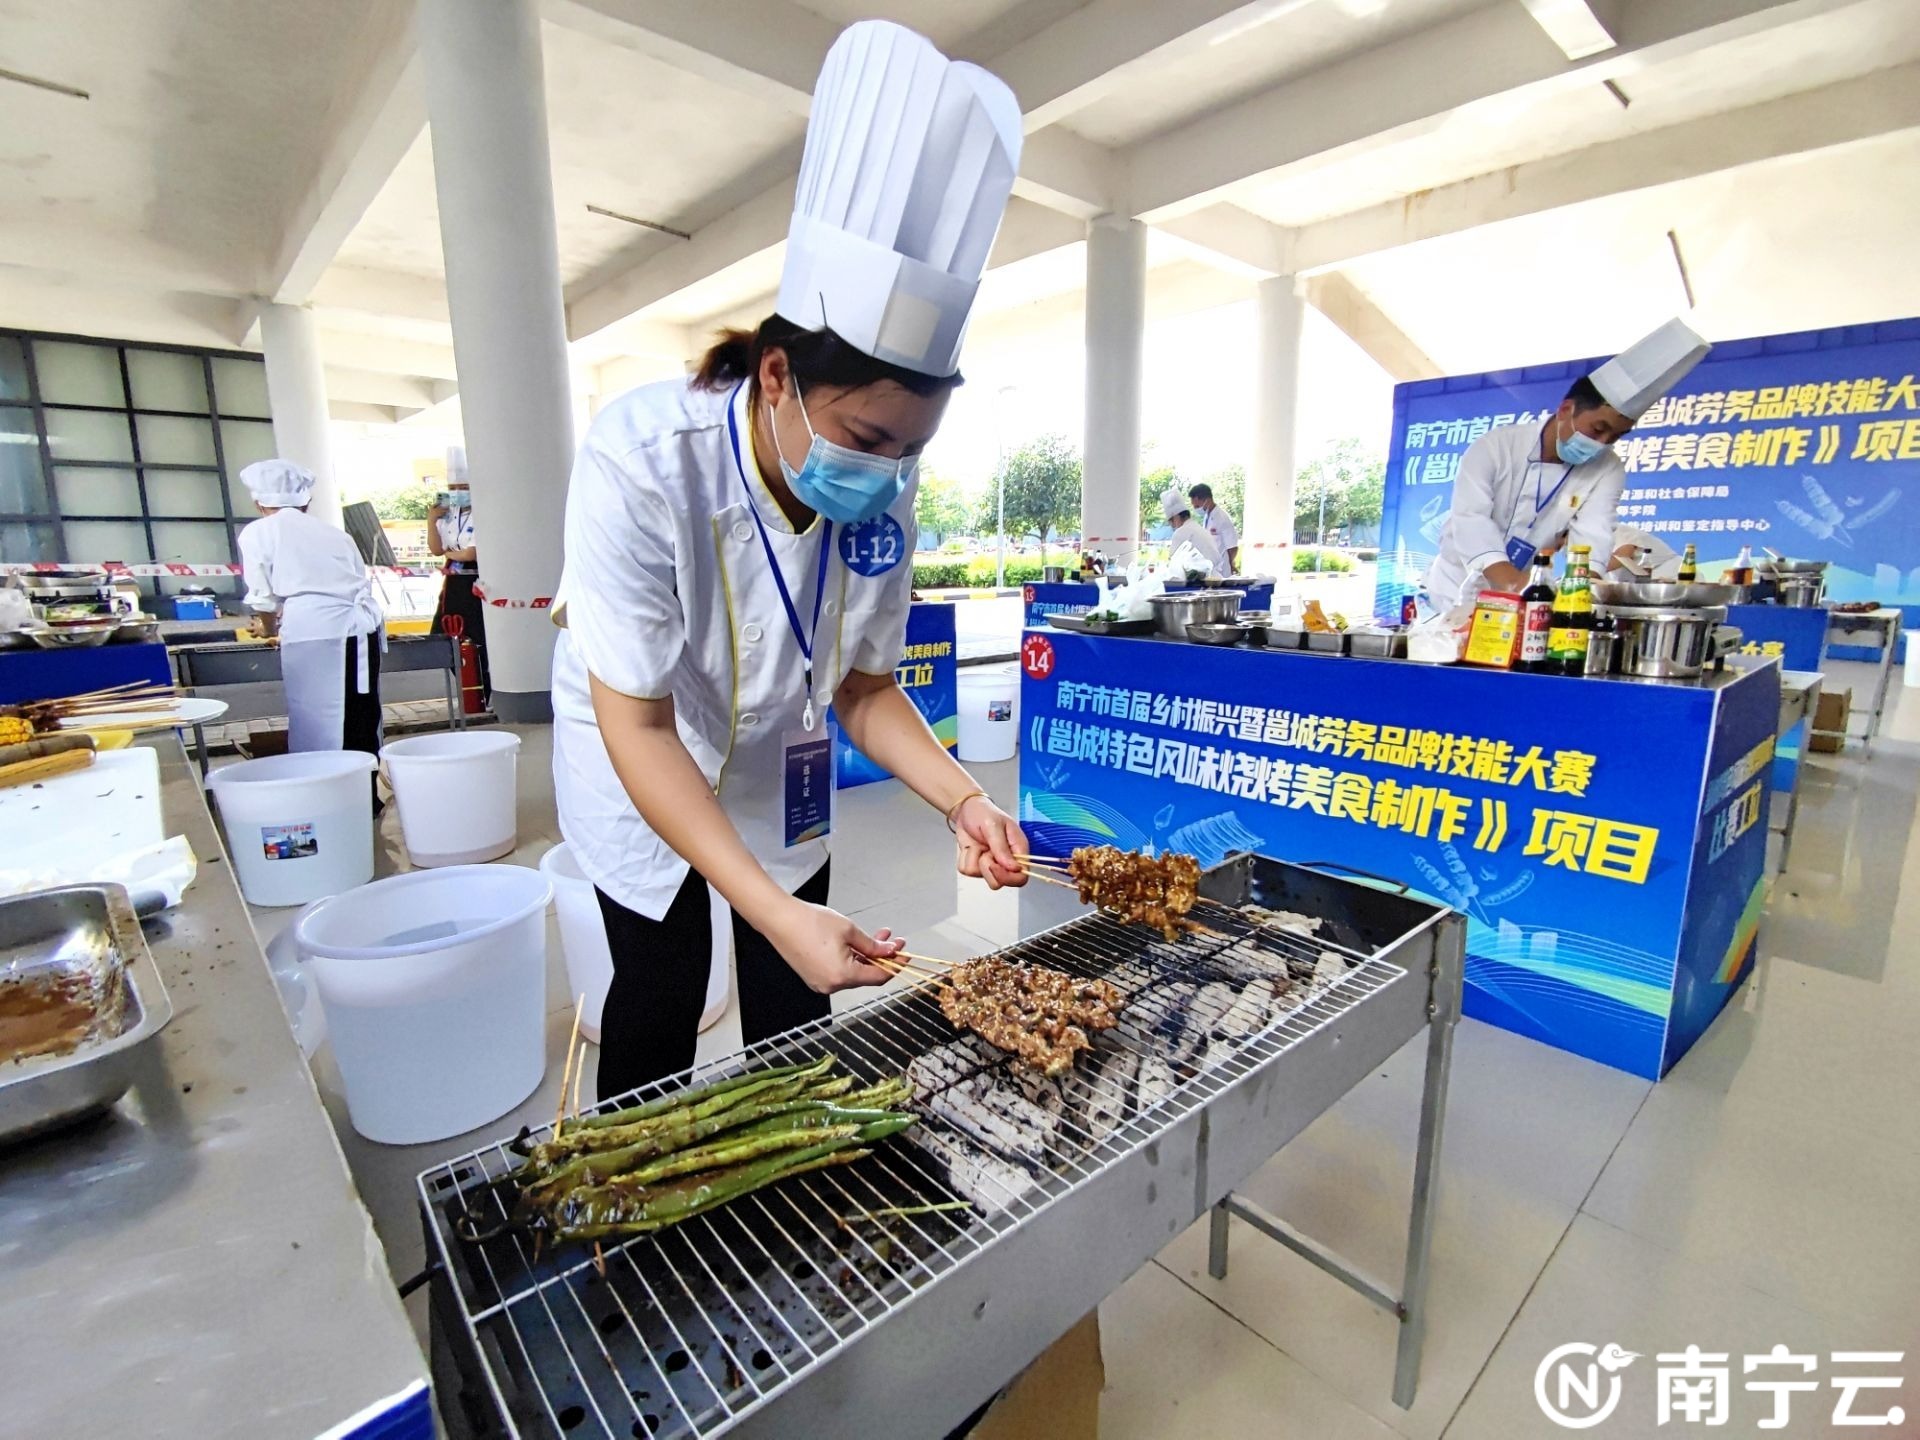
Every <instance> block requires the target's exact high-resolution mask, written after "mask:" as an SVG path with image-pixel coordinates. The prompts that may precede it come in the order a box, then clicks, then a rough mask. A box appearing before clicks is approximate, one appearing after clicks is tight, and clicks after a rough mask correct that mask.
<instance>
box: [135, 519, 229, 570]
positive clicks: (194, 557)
mask: <svg viewBox="0 0 1920 1440" xmlns="http://www.w3.org/2000/svg"><path fill="white" fill-rule="evenodd" d="M153 549H154V559H156V560H159V561H161V562H162V563H172V564H181V565H225V564H230V563H231V562H232V560H233V544H232V542H231V541H230V540H228V538H227V527H226V526H225V525H224V524H210V523H208V522H207V521H204V520H156V521H154V522H153Z"/></svg>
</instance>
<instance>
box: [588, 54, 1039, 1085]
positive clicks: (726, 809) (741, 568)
mask: <svg viewBox="0 0 1920 1440" xmlns="http://www.w3.org/2000/svg"><path fill="white" fill-rule="evenodd" d="M1020 137H1021V123H1020V110H1019V106H1018V105H1017V103H1016V102H1015V101H1014V98H1013V95H1012V92H1011V91H1009V90H1008V89H1007V87H1006V86H1005V85H1004V84H1002V83H1001V82H1000V81H999V80H997V79H995V78H994V77H993V76H992V75H989V74H987V73H986V72H985V71H983V70H981V69H979V68H978V67H976V66H973V65H967V64H961V63H955V62H952V61H949V60H948V59H947V58H946V57H945V56H943V55H941V54H940V52H939V51H938V50H936V49H935V48H934V47H933V46H932V45H931V44H930V43H929V42H928V41H926V40H925V39H923V38H922V37H920V36H919V35H916V34H914V33H913V32H912V31H909V30H906V29H903V28H902V27H900V26H898V25H894V24H890V23H887V22H883V21H867V22H862V23H860V24H857V25H854V26H852V27H851V28H849V29H848V30H846V31H845V32H844V33H842V34H841V36H840V37H839V39H838V40H836V41H835V42H834V45H833V47H832V49H831V50H830V51H829V53H828V55H827V59H826V63H825V66H824V68H823V69H822V70H821V74H820V80H819V84H818V86H817V87H816V89H815V92H814V99H813V107H812V118H811V119H810V120H809V122H808V126H807V139H806V147H805V150H804V153H803V155H802V159H801V166H800V178H799V185H798V190H797V194H796V199H795V207H794V215H793V221H792V225H791V228H790V230H789V234H788V240H787V250H786V260H785V268H784V270H783V272H782V275H781V281H780V290H779V297H778V300H777V302H776V310H775V313H774V314H772V315H771V316H769V317H768V318H767V319H765V320H764V321H762V322H761V324H760V325H759V327H758V328H757V329H756V330H754V331H752V332H750V333H749V332H742V331H734V332H729V333H727V334H726V335H724V336H722V337H721V339H720V341H719V343H717V344H716V345H715V346H714V347H713V349H712V350H710V351H709V352H708V354H707V356H706V358H705V360H704V361H703V363H702V364H701V365H700V367H699V371H698V373H697V374H695V375H693V376H692V377H690V378H688V379H686V380H680V381H671V382H667V383H664V384H659V385H650V386H646V387H643V388H641V389H639V390H635V391H633V392H631V393H629V394H626V395H623V396H621V397H620V398H619V399H617V400H615V401H614V402H613V403H612V404H610V405H608V406H607V407H606V408H605V409H603V410H602V411H601V412H600V414H599V415H598V416H597V417H596V418H595V420H594V422H593V425H592V428H591V429H590V430H589V431H588V433H587V436H586V439H585V441H584V443H583V444H582V446H581V448H580V453H579V457H578V459H577V461H576V462H575V465H574V470H573V477H572V481H571V485H570V488H569V491H568V495H567V516H566V561H565V567H564V570H563V573H562V577H561V583H560V588H559V593H558V595H557V596H556V603H555V613H554V619H555V623H556V624H558V625H560V626H561V627H562V632H563V633H562V635H561V636H560V639H559V641H558V643H557V644H556V646H555V653H554V673H553V702H554V789H555V795H556V798H557V800H558V803H559V811H560V824H561V831H562V834H563V835H564V836H565V838H566V839H567V841H568V842H569V844H570V845H571V847H572V849H573V852H574V854H575V856H576V858H577V859H578V862H579V864H580V868H581V869H582V870H583V871H585V873H586V875H587V877H588V878H589V879H590V880H592V881H593V883H594V885H595V887H596V888H597V889H598V891H599V902H600V910H601V914H602V917H603V918H604V920H605V921H606V929H607V939H608V943H609V948H610V949H611V951H612V955H613V964H614V976H613V982H612V985H611V987H610V989H609V991H608V994H607V999H606V1005H605V1009H604V1012H603V1019H602V1024H601V1048H600V1060H599V1075H598V1093H599V1094H600V1096H601V1097H603V1098H604V1097H606V1096H608V1095H612V1094H617V1093H620V1092H622V1091H625V1090H628V1089H631V1088H633V1087H634V1086H636V1085H640V1084H642V1083H645V1082H646V1081H649V1080H652V1079H654V1078H657V1077H659V1076H662V1075H668V1074H672V1073H674V1072H676V1071H679V1070H683V1069H685V1068H687V1067H688V1066H689V1065H691V1064H692V1062H693V1058H694V1042H695V1038H696V1029H697V1026H698V1023H699V1018H700V1014H701V1011H702V1009H703V1007H704V1004H705V994H706V988H707V976H708V966H709V957H710V953H711V948H712V947H711V942H712V938H713V937H712V932H711V922H710V919H709V894H708V886H709V884H711V886H712V887H713V888H714V889H715V890H717V891H718V892H719V894H720V895H721V896H722V897H723V898H724V899H725V900H726V901H727V902H728V904H729V905H730V906H731V908H732V912H733V926H732V929H733V940H734V963H735V969H736V973H737V977H738V987H739V1002H740V1020H741V1029H742V1033H743V1037H744V1039H745V1041H746V1042H747V1043H752V1042H753V1041H755V1040H759V1039H762V1038H764V1037H766V1036H768V1035H772V1034H775V1033H778V1032H779V1031H782V1030H785V1029H788V1028H790V1027H792V1026H794V1025H797V1024H801V1023H805V1022H808V1021H812V1020H817V1019H821V1018H823V1017H825V1016H826V1015H827V1014H828V1010H829V1007H828V995H829V993H830V992H832V991H835V990H839V989H843V988H847V987H850V986H859V985H878V984H881V983H883V982H885V981H886V980H888V979H890V978H891V977H892V975H893V973H894V968H893V965H892V957H893V956H895V955H896V954H897V953H898V952H899V950H900V942H899V941H898V940H897V939H895V938H893V937H892V936H891V935H890V933H889V932H888V931H886V930H881V931H879V932H878V933H877V934H868V933H867V932H866V931H865V930H864V929H862V928H861V927H860V926H859V925H856V924H855V923H854V922H853V921H851V920H849V919H847V918H846V917H844V916H843V915H840V914H837V913H836V912H834V911H833V910H831V909H829V908H827V905H826V903H825V902H826V900H827V896H828V886H827V878H828V845H827V836H828V833H829V831H830V829H831V825H832V818H833V817H832V803H833V769H832V761H831V757H832V741H831V738H830V736H829V733H828V729H827V709H828V706H829V705H831V706H832V707H833V710H834V714H835V716H836V718H837V720H838V722H839V725H840V728H841V729H842V730H843V731H844V732H845V733H846V735H847V737H848V738H849V739H850V740H852V741H853V742H854V743H855V744H856V745H858V746H859V748H860V749H861V750H862V751H864V752H865V753H866V754H867V755H868V756H870V757H871V758H872V759H873V760H875V761H876V762H878V763H879V764H880V765H882V766H884V767H885V768H886V769H888V770H890V771H891V772H892V773H893V774H894V775H896V776H898V777H899V778H900V779H901V780H902V781H903V782H904V783H905V784H906V785H907V786H908V787H909V788H911V789H912V790H913V791H914V792H916V793H917V794H918V795H919V796H920V797H921V798H922V799H924V800H925V801H926V802H927V803H928V804H929V805H930V806H931V807H932V809H933V811H934V815H935V816H936V817H938V816H944V817H945V820H946V823H947V825H948V827H949V828H950V829H952V830H953V831H954V833H955V837H956V842H955V843H956V863H957V866H958V868H959V870H960V872H961V873H962V874H965V875H969V876H976V877H979V878H982V879H984V880H985V881H986V883H987V884H988V885H989V886H993V887H998V886H1001V885H1017V884H1020V883H1022V882H1023V881H1024V879H1025V871H1024V868H1023V867H1022V865H1021V864H1020V862H1019V857H1020V855H1021V854H1023V853H1024V852H1025V850H1026V841H1025V838H1024V837H1023V836H1022V834H1021V833H1020V829H1019V827H1018V826H1017V825H1016V824H1015V823H1014V821H1013V819H1012V817H1011V816H1009V815H1008V814H1007V813H1006V812H1005V811H1003V810H1001V809H1000V808H999V807H998V806H997V805H995V804H994V803H993V802H992V801H991V800H990V799H988V797H987V795H986V793H985V790H984V788H983V787H982V786H981V785H979V784H977V783H976V782H975V781H974V780H973V779H972V778H971V777H970V776H969V775H968V774H967V772H966V771H965V770H963V769H962V768H961V767H960V765H959V764H958V763H957V762H956V761H955V760H954V759H953V758H952V757H951V756H950V755H949V754H948V753H947V751H946V750H945V749H944V748H942V746H941V745H940V743H939V741H938V740H936V739H935V738H934V736H933V733H932V731H930V730H929V729H928V728H927V725H926V723H925V721H924V720H923V719H922V718H921V716H920V713H919V711H918V710H917V709H915V708H914V705H913V703H912V702H911V701H910V700H909V699H907V697H906V696H905V695H904V694H903V693H902V692H901V690H900V689H899V687H898V686H897V684H896V683H895V680H894V673H893V672H894V668H895V666H896V665H897V664H898V663H899V661H900V656H901V651H902V648H903V643H904V632H905V626H906V619H907V607H908V604H909V601H910V599H911V595H912V581H913V570H912V561H913V550H914V519H913V505H914V481H915V469H916V464H917V461H918V459H919V456H920V452H921V451H922V449H923V448H924V447H925V446H926V444H927V442H928V440H930V439H931V438H932V436H933V434H934V432H935V430H936V429H937V428H938V427H939V424H940V421H941V418H942V416H943V414H944V412H945V410H946V405H947V398H948V395H949V392H950V391H951V390H952V388H953V387H954V386H955V385H957V384H959V383H960V375H959V373H958V370H959V359H960V345H961V341H962V339H963V337H964V335H965V332H966V325H967V318H968V314H969V311H970V310H971V308H972V303H973V295H974V292H975V290H976V289H977V288H978V284H979V279H980V275H981V272H982V270H983V269H984V267H985V264H986V259H987V252H988V250H989V248H990V247H991V246H992V243H993V237H994V234H995V232H996V230H997V229H998V227H999V224H1000V218H1001V215H1002V212H1003V211H1004V210H1005V208H1006V203H1007V197H1008V195H1009V193H1010V192H1011V190H1012V186H1013V179H1014V174H1015V171H1016V170H1017V169H1018V166H1019V155H1020ZM934 823H936V824H937V823H939V822H938V819H935V821H934Z"/></svg>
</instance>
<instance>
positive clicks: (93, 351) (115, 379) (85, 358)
mask: <svg viewBox="0 0 1920 1440" xmlns="http://www.w3.org/2000/svg"><path fill="white" fill-rule="evenodd" d="M33 368H34V369H35V371H37V372H38V374H39V376H40V399H41V402H42V403H43V404H47V405H125V404H126V403H127V391H126V387H125V386H124V385H123V384H121V382H120V352H119V351H118V350H116V349H114V347H113V346H111V345H73V344H68V343H66V342H64V341H60V340H36V341H34V342H33Z"/></svg>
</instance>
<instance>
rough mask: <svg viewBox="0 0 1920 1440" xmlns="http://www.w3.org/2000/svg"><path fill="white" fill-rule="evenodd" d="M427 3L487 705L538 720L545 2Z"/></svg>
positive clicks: (552, 250) (559, 436) (562, 368)
mask: <svg viewBox="0 0 1920 1440" xmlns="http://www.w3.org/2000/svg"><path fill="white" fill-rule="evenodd" d="M419 15H420V22H419V23H420V56H421V60H422V62H423V68H424V75H425V81H426V92H427V120H428V124H429V126H430V128H431V132H432V135H433V170H434V188H435V191H436V193H437V194H438V197H439V201H440V248H441V251H442V253H443V254H444V256H445V258H446V267H447V308H448V311H449V313H450V317H451V319H452V322H453V358H454V366H455V369H456V371H457V372H458V375H459V383H460V410H461V414H462V416H463V417H464V428H465V431H466V441H467V469H468V473H469V478H470V482H471V484H472V487H473V518H474V525H475V532H476V539H477V541H478V546H479V551H480V581H481V584H482V585H483V586H484V587H485V589H486V591H487V593H488V597H489V599H491V600H505V601H507V602H509V603H508V605H507V606H505V607H498V606H495V607H490V608H489V609H488V611H487V652H488V661H489V665H490V667H491V670H492V674H493V706H494V709H495V710H496V711H497V712H499V714H500V717H501V718H502V719H505V720H541V719H546V718H549V717H550V716H551V714H552V706H551V702H550V700H549V698H548V687H549V684H550V674H551V667H552V656H553V633H554V632H553V627H552V625H551V624H550V623H549V620H548V616H547V612H546V609H545V608H544V605H545V602H547V601H550V600H551V598H552V596H553V592H554V588H555V587H556V586H557V585H558V584H559V582H560V549H561V531H562V518H563V515H564V513H565V509H566V496H567V474H568V471H569V470H570V469H571V468H572V464H573V443H574V442H573V396H572V393H571V387H570V385H569V380H568V364H567V336H566V318H565V313H564V309H563V305H562V302H561V298H560V258H559V249H558V244H557V242H556V240H555V238H554V209H553V177H552V172H551V170H550V168H549V161H548V154H547V103H546V85H545V79H544V74H543V71H542V68H541V59H540V7H539V5H538V3H537V0H422V3H421V5H420V11H419ZM536 604H537V605H539V606H540V607H541V608H533V606H534V605H536Z"/></svg>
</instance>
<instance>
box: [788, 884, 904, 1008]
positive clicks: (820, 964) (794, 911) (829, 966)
mask: <svg viewBox="0 0 1920 1440" xmlns="http://www.w3.org/2000/svg"><path fill="white" fill-rule="evenodd" d="M762 933H764V934H765V935H766V937H767V939H769V940H771V941H772V942H773V948H774V949H776V950H778V951H779V952H780V954H781V957H782V958H783V959H785V960H786V962H787V964H789V965H791V966H792V967H793V968H794V972H795V973H796V974H797V975H799V977H800V978H801V979H802V980H804V981H806V982H807V988H808V989H810V990H813V991H815V992H816V993H818V994H821V995H831V994H832V993H833V992H834V991H836V990H851V989H854V988H855V987H857V986H861V985H884V984H886V983H887V982H888V981H889V980H891V979H892V978H893V977H894V974H895V971H894V970H893V969H892V968H889V967H888V966H885V965H878V964H875V963H873V962H874V961H876V960H887V959H890V958H891V957H892V956H895V955H898V954H899V953H900V951H901V950H902V949H903V948H904V942H903V941H900V940H896V939H894V938H893V934H892V932H891V931H888V930H882V931H881V932H880V933H879V934H878V935H869V934H867V932H866V931H864V930H862V929H861V928H860V927H859V926H858V925H856V924H854V923H853V921H851V920H849V919H848V918H847V917H846V916H844V915H842V914H841V913H840V912H839V911H837V910H830V909H828V908H827V907H826V906H825V905H810V904H808V903H807V902H806V901H804V900H790V901H789V902H788V904H787V906H786V907H785V908H784V909H783V910H782V911H781V912H780V914H779V916H778V917H777V918H776V920H775V921H774V923H773V924H772V925H771V926H769V927H766V928H765V929H764V930H763V932H762Z"/></svg>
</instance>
